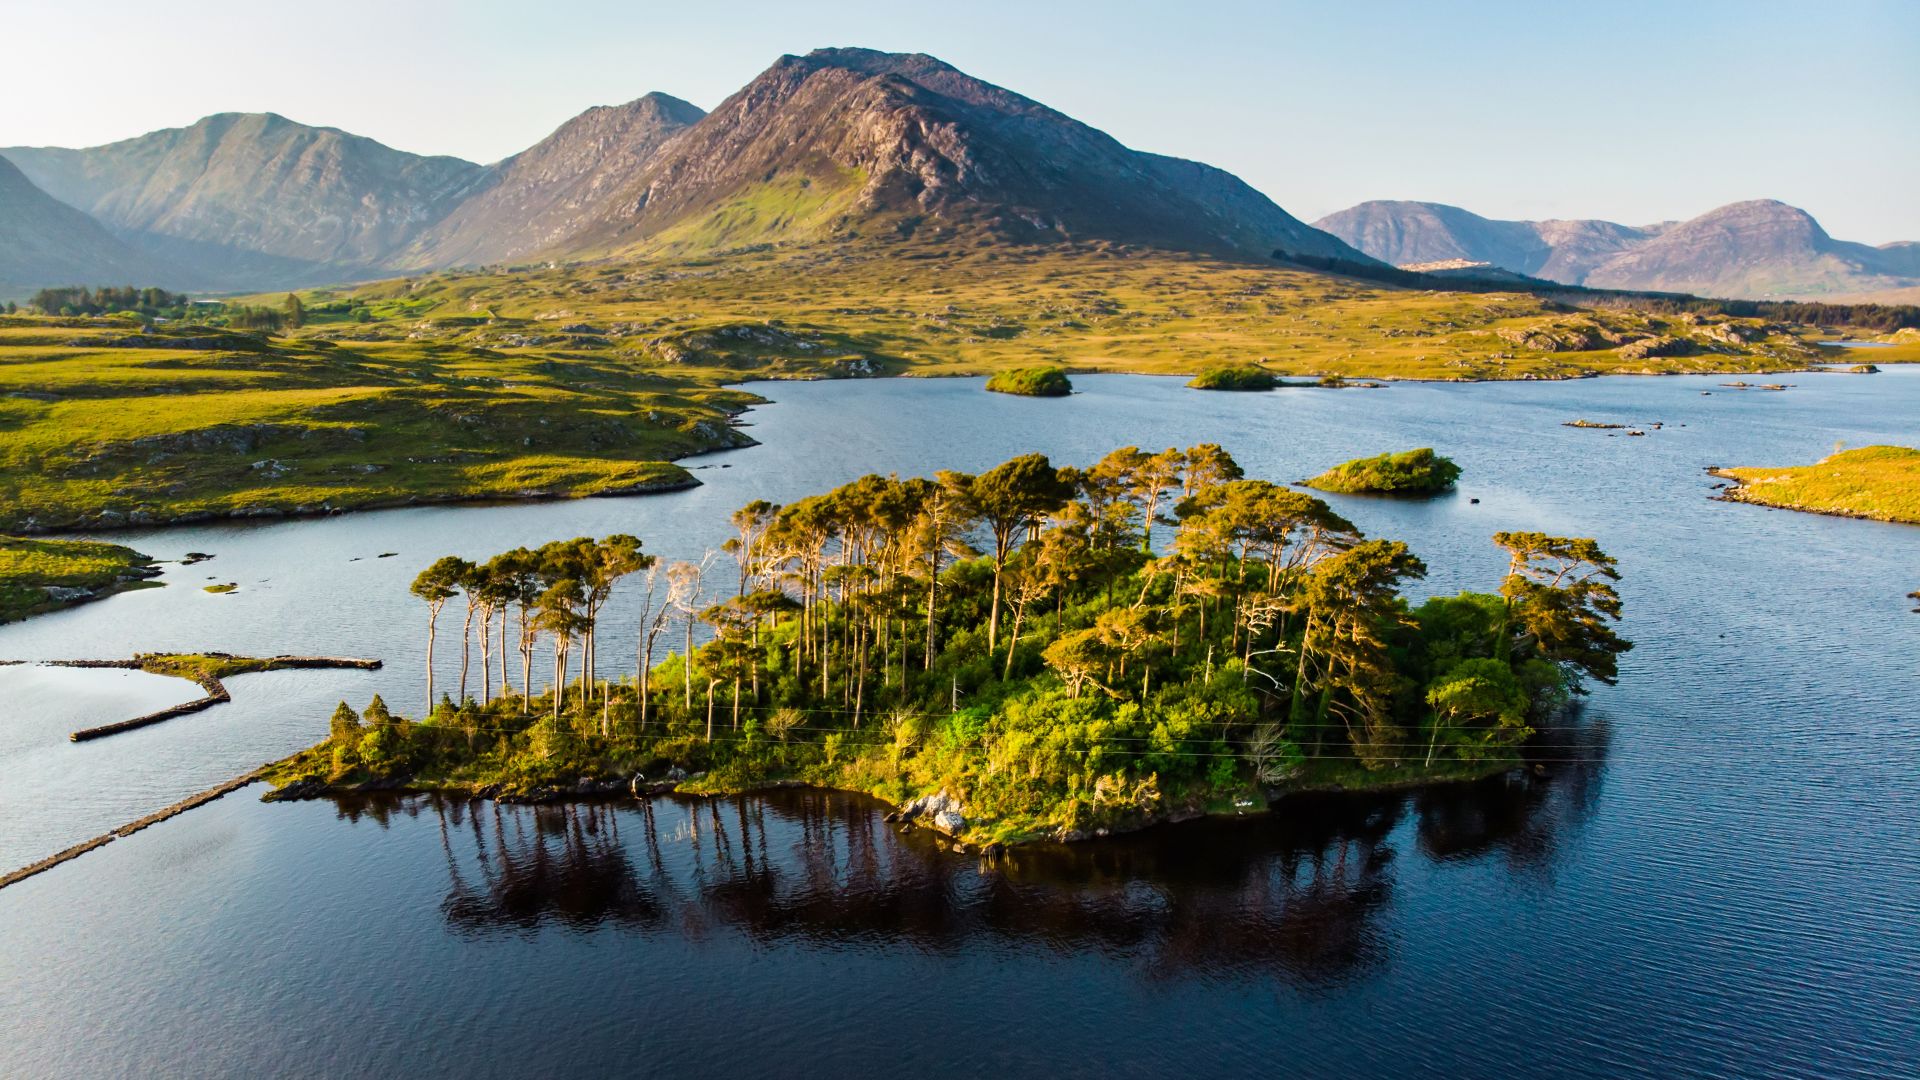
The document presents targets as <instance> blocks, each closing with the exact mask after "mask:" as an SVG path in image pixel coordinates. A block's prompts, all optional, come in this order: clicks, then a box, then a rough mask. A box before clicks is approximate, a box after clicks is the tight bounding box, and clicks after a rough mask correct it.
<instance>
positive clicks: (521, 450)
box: [0, 317, 755, 532]
mask: <svg viewBox="0 0 1920 1080" xmlns="http://www.w3.org/2000/svg"><path fill="white" fill-rule="evenodd" d="M0 394H4V395H5V396H4V397H0V530H5V531H13V532H31V531H42V530H52V529H58V528H76V527H96V528H98V527H113V526H118V525H128V524H145V523H150V522H163V521H179V520H194V519H199V518H205V517H216V516H267V515H277V514H284V513H315V512H326V511H329V510H335V509H350V508H356V507H365V506H375V505H384V504H398V503H405V502H409V501H419V500H435V499H455V498H469V499H470V498H502V497H512V496H525V495H530V494H553V495H580V494H592V493H598V492H606V491H620V490H636V489H639V490H644V489H648V488H655V487H663V486H673V485H678V484H684V483H688V482H690V481H689V478H688V476H687V473H686V472H685V471H684V470H683V469H681V468H680V467H678V466H676V465H673V464H671V463H670V459H672V458H675V457H680V456H683V455H686V454H690V453H695V452H698V451H702V450H708V449H714V448H718V447H726V446H733V445H740V444H744V443H745V442H746V441H747V440H746V439H745V437H744V436H742V435H741V434H740V433H739V432H738V431H737V430H735V429H734V428H733V427H732V426H731V425H730V417H731V414H733V413H736V412H738V411H740V410H742V409H744V408H745V407H746V406H747V405H748V404H749V403H751V402H752V401H754V400H755V399H754V398H753V397H752V396H751V395H748V394H743V393H740V392H737V391H730V390H725V389H722V388H720V387H719V385H718V380H717V379H708V380H704V381H701V380H695V379H689V378H684V377H675V378H667V377H662V376H660V375H658V374H654V373H649V372H646V371H643V370H637V369H636V368H634V367H633V366H632V365H630V364H628V363H625V362H623V361H621V360H619V359H616V358H613V357H610V356H602V355H596V354H594V353H593V352H591V351H586V350H575V349H572V348H570V347H569V346H568V343H567V342H566V341H564V340H562V341H560V342H556V343H554V344H553V345H552V347H549V348H543V349H515V350H508V351H498V350H492V349H486V348H482V347H478V346H474V345H450V344H446V343H442V342H438V341H434V340H431V339H428V338H426V337H414V336H410V332H409V331H404V330H403V331H399V332H393V333H389V334H381V335H372V336H369V338H368V340H363V341H352V342H341V341H333V340H328V339H326V338H325V337H320V336H309V335H305V334H299V333H296V334H292V335H288V336H283V337H267V336H264V335H257V334H252V333H241V332H238V331H233V330H227V329H222V328H217V327H207V326H186V325H181V324H166V325H163V326H159V327H155V328H153V329H151V330H143V329H142V327H141V325H140V323H139V321H138V320H129V319H117V318H83V319H74V318H59V319H40V318H26V317H11V318H5V317H0Z"/></svg>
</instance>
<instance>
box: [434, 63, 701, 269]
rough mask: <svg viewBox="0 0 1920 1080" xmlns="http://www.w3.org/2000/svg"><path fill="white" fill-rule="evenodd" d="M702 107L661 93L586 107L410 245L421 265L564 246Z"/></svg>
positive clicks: (504, 257)
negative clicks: (595, 106) (624, 101)
mask: <svg viewBox="0 0 1920 1080" xmlns="http://www.w3.org/2000/svg"><path fill="white" fill-rule="evenodd" d="M705 115H706V113H704V112H702V111H701V110H700V109H699V108H698V107H697V106H694V105H689V104H688V103H686V102H684V101H681V100H680V99H679V98H676V97H670V96H668V95H666V94H657V93H656V94H648V95H646V96H645V97H642V98H640V99H638V100H636V101H630V102H628V103H627V104H625V105H615V106H602V107H600V108H594V109H588V110H587V111H586V112H583V113H581V114H580V115H579V116H576V117H574V118H573V119H571V120H569V121H567V122H566V123H565V124H562V125H561V126H560V128H559V129H558V130H556V131H555V132H554V133H553V134H551V135H549V136H547V137H546V138H545V139H542V140H541V141H540V142H538V143H536V144H534V146H532V147H531V148H529V149H527V150H524V151H521V152H520V153H518V154H515V155H514V156H512V157H510V158H508V159H506V160H505V161H502V162H500V163H499V164H498V165H494V166H492V167H490V168H489V169H488V170H487V176H486V178H485V179H484V180H482V181H481V182H480V183H478V184H477V185H475V187H474V190H473V193H472V194H471V195H469V196H468V197H467V198H466V200H465V201H464V202H462V203H461V204H460V205H459V206H458V207H456V208H455V209H454V210H453V211H452V212H451V213H449V214H448V215H447V216H446V217H445V218H443V219H441V221H440V222H439V223H438V224H436V225H434V226H433V227H432V228H431V229H429V230H428V231H427V232H426V234H425V235H423V236H421V237H420V238H419V239H418V240H417V241H416V242H415V243H414V245H413V250H412V251H410V252H409V253H408V254H407V256H406V261H408V262H412V263H417V264H419V265H423V266H449V265H460V264H467V263H490V262H506V261H511V260H514V259H516V258H520V257H523V256H526V255H530V254H532V253H535V252H540V251H546V250H548V249H552V248H555V247H559V246H562V245H564V243H565V242H566V241H567V240H568V239H569V238H570V237H572V236H573V235H575V234H576V233H578V232H580V231H581V230H582V229H584V228H585V227H586V226H587V225H588V223H589V215H591V214H593V213H595V212H596V211H599V210H601V209H603V207H604V204H605V202H606V200H607V199H609V198H610V197H612V196H613V194H614V193H615V192H616V191H618V190H619V189H620V188H621V187H623V186H625V185H626V184H627V183H628V182H630V181H631V180H632V179H633V177H634V176H635V175H637V174H638V173H639V172H640V170H641V169H642V168H644V167H645V166H646V164H647V163H648V162H649V161H651V160H652V159H653V156H654V155H655V154H656V153H658V152H659V150H660V148H661V146H663V145H665V144H666V142H667V141H668V140H670V139H672V138H673V137H674V136H675V135H678V134H679V133H680V132H682V131H684V130H686V129H687V128H688V127H689V126H690V125H692V124H694V123H696V122H698V121H699V120H700V118H701V117H703V116H705Z"/></svg>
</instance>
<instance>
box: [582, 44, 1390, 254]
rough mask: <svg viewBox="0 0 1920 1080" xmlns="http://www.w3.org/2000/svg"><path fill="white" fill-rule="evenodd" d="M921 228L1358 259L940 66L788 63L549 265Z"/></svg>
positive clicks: (843, 58)
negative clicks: (578, 256)
mask: <svg viewBox="0 0 1920 1080" xmlns="http://www.w3.org/2000/svg"><path fill="white" fill-rule="evenodd" d="M928 225H932V226H934V227H940V228H948V229H957V230H966V231H970V232H977V233H979V234H981V235H989V236H992V237H995V238H998V239H1001V240H1014V241H1045V240H1058V239H1075V240H1091V239H1097V240H1112V241H1122V242H1129V243H1141V244H1153V245H1158V246H1164V247H1169V248H1176V249H1181V250H1189V251H1208V252H1220V253H1231V254H1237V255H1243V256H1254V257H1260V258H1264V257H1267V256H1269V255H1271V254H1272V252H1273V251H1274V250H1276V249H1282V250H1285V251H1288V252H1292V253H1304V254H1311V255H1322V256H1336V257H1342V258H1361V257H1362V256H1360V255H1359V254H1358V253H1357V252H1355V251H1353V250H1352V249H1351V248H1349V247H1348V246H1347V245H1346V244H1343V243H1341V242H1340V241H1338V240H1335V239H1334V238H1332V237H1330V236H1328V235H1327V234H1325V233H1322V232H1319V231H1318V230H1315V229H1312V228H1309V227H1308V226H1306V225H1304V224H1302V223H1301V222H1300V221H1299V220H1297V219H1295V218H1294V217H1292V216H1291V215H1289V214H1288V213H1287V212H1286V211H1284V210H1282V209H1280V208H1279V207H1278V206H1275V205H1274V204H1273V202H1272V201H1271V200H1269V199H1267V198H1266V197H1265V196H1263V195H1261V194H1260V193H1259V192H1257V191H1255V190H1253V189H1252V188H1250V187H1248V186H1247V185H1246V184H1245V183H1243V182H1241V181H1240V180H1239V179H1237V178H1235V177H1234V176H1232V175H1231V174H1228V173H1225V172H1222V171H1221V170H1219V169H1215V168H1212V167H1210V166H1207V165H1201V164H1198V163H1196V162H1190V161H1182V160H1179V159H1176V158H1168V157H1161V156H1158V155H1154V154H1146V153H1141V152H1138V151H1134V150H1129V149H1127V148H1126V147H1124V146H1122V145H1121V144H1120V143H1119V142H1117V141H1115V140H1114V139H1113V138H1112V137H1110V136H1108V135H1106V134H1104V133H1102V132H1100V131H1097V130H1095V129H1093V128H1091V127H1088V126H1087V125H1085V124H1082V123H1080V122H1079V121H1076V120H1073V119H1071V118H1069V117H1067V116H1064V115H1062V114H1060V113H1058V112H1055V111H1054V110H1052V109H1049V108H1047V107H1046V106H1044V105H1041V104H1039V103H1038V102H1035V101H1032V100H1030V99H1028V98H1025V97H1022V96H1020V95H1019V94H1016V93H1013V92H1011V91H1009V90H1005V89H1002V88H1000V87H997V86H994V85H992V84H990V83H985V82H982V81H980V80H978V79H975V78H973V77H971V76H969V75H967V74H965V73H963V72H961V71H959V70H957V69H955V68H953V67H951V66H949V65H947V64H945V63H942V62H941V61H939V60H936V59H934V58H933V57H930V56H924V55H919V54H896V53H881V52H873V51H870V50H865V49H822V50H819V51H816V52H813V53H810V54H808V55H807V56H804V57H802V56H785V57H782V58H780V60H778V61H777V62H775V63H774V65H773V66H772V67H770V68H768V69H767V70H766V71H765V72H763V73H762V74H761V75H760V76H759V77H758V78H756V79H754V80H753V81H752V82H751V83H749V84H747V86H746V87H744V88H743V89H741V90H740V91H739V92H738V93H736V94H734V95H733V96H732V97H730V98H728V99H727V100H726V101H724V102H722V103H721V104H720V106H719V107H718V108H716V109H714V110H713V112H712V113H711V114H709V115H708V116H706V117H705V118H704V119H702V120H700V122H698V123H696V124H694V125H693V126H692V127H690V128H688V129H687V131H686V132H684V133H683V134H682V135H680V136H678V137H676V138H674V139H673V140H671V141H670V142H668V143H667V144H666V145H664V146H663V147H662V148H661V149H660V152H659V154H658V155H657V156H656V157H655V158H654V159H653V160H652V161H651V162H649V163H648V164H647V165H646V166H645V167H644V168H642V169H641V170H640V172H639V173H638V175H636V176H635V177H633V178H632V179H631V180H630V182H629V183H628V184H626V185H625V186H624V187H622V188H620V189H619V190H618V191H617V192H615V193H614V194H613V195H612V196H611V197H610V198H608V199H606V200H605V201H604V202H603V204H602V205H601V207H600V208H599V209H598V210H597V211H596V212H595V213H593V214H592V215H591V216H590V220H589V223H588V225H587V226H586V228H584V229H583V230H582V231H581V232H580V233H578V234H576V235H575V236H574V237H572V238H570V239H569V240H568V241H566V242H564V243H562V244H559V245H556V247H555V249H554V251H555V252H556V253H578V252H594V251H618V250H661V251H691V250H713V249H723V248H726V247H731V246H743V245H747V244H754V243H766V242H772V241H778V240H792V239H808V238H819V237H825V236H833V235H850V234H859V233H863V232H866V233H871V232H875V231H882V232H891V233H898V234H908V233H911V232H913V231H914V230H916V229H918V228H921V227H924V226H928Z"/></svg>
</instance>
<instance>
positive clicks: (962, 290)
mask: <svg viewBox="0 0 1920 1080" xmlns="http://www.w3.org/2000/svg"><path fill="white" fill-rule="evenodd" d="M303 295H305V296H306V297H307V300H308V309H309V311H320V310H321V309H324V308H327V307H328V306H329V305H342V307H341V309H340V310H351V309H353V308H354V307H356V306H362V305H364V306H366V307H367V308H368V309H369V310H370V311H372V312H373V313H374V314H375V316H376V317H381V316H384V315H385V313H387V312H389V311H393V310H395V307H396V305H398V306H402V307H403V308H404V310H405V312H406V313H407V314H406V315H405V316H404V317H403V318H401V319H400V320H399V321H400V323H401V324H402V326H403V327H404V328H405V329H406V330H407V331H408V332H413V333H432V334H435V335H436V336H438V337H440V338H442V339H447V340H450V341H452V342H455V343H470V344H483V345H488V346H489V347H499V346H500V344H501V341H502V339H503V338H509V337H510V336H511V335H514V334H519V335H521V336H522V337H524V336H526V335H527V334H528V332H529V331H528V329H527V328H528V327H533V328H536V329H535V330H534V331H532V332H533V333H534V334H535V335H536V336H552V335H554V334H555V333H557V332H558V331H559V330H560V328H562V327H565V326H568V325H587V326H591V327H593V328H596V329H599V330H601V331H603V334H604V336H607V337H608V338H609V345H608V347H609V348H611V349H613V350H615V351H625V352H627V353H628V354H629V355H631V356H633V357H634V359H635V360H636V362H639V363H649V362H651V363H655V364H666V365H672V366H673V367H674V368H676V369H678V368H683V367H686V368H693V369H699V368H703V367H706V368H718V369H721V370H724V371H731V372H733V373H734V376H735V377H736V378H739V377H749V376H751V377H776V378H777V377H818V376H823V375H828V376H830V375H862V374H902V373H913V374H972V375H985V374H990V373H992V372H994V371H998V370H1002V369H1005V368H1012V367H1029V366H1034V365H1036V364H1056V365H1059V366H1062V367H1065V368H1067V369H1068V370H1069V372H1083V371H1129V372H1145V373H1154V374H1179V375H1193V374H1195V373H1197V372H1200V371H1202V370H1204V369H1206V368H1209V367H1215V366H1231V365H1240V364H1250V363H1254V362H1257V361H1259V362H1264V364H1265V366H1266V367H1267V368H1269V369H1270V370H1271V371H1273V372H1274V373H1275V374H1278V375H1314V376H1321V375H1336V376H1349V377H1354V378H1363V377H1372V378H1413V379H1457V380H1472V379H1519V378H1575V377H1580V376H1585V375H1592V374H1603V373H1609V372H1620V373H1640V372H1646V373H1669V372H1718V371H1726V372H1763V371H1784V370H1793V369H1797V368H1801V367H1804V366H1805V365H1806V364H1807V363H1808V362H1810V361H1812V360H1815V359H1818V358H1820V357H1821V356H1822V355H1823V354H1822V352H1821V351H1820V350H1817V349H1815V348H1813V347H1811V346H1808V345H1807V344H1806V343H1804V342H1803V341H1801V340H1800V339H1799V338H1797V337H1795V336H1794V335H1793V334H1792V333H1789V332H1787V331H1786V330H1785V329H1784V328H1780V327H1776V326H1771V325H1769V324H1764V323H1761V322H1758V321H1755V320H1741V319H1726V318H1721V317H1718V316H1698V315H1691V314H1686V315H1676V316H1663V315H1653V316H1650V315H1645V314H1641V313H1637V312H1628V311H1599V312H1595V311H1586V310H1572V309H1566V308H1562V307H1560V306H1558V305H1555V304H1551V303H1548V302H1546V301H1542V300H1540V299H1538V298H1536V297H1533V296H1530V295H1526V294H1520V293H1454V292H1426V291H1412V290H1405V289H1396V288H1389V287H1386V286H1380V285H1373V284H1369V283H1365V282H1359V281H1354V280H1351V279H1347V278H1340V277H1334V276H1330V275H1327V274H1324V273H1317V272H1311V271H1305V270H1298V269H1289V268H1286V267H1284V266H1280V265H1277V264H1275V265H1259V264H1249V263H1238V262H1226V261H1221V260H1217V259H1209V258H1205V257H1200V256H1191V255H1180V254H1171V253H1166V252H1146V251H1138V250H1131V249H1124V248H1118V247H1105V246H1088V247H1064V246H1063V247H1050V248H1018V247H1005V246H1002V247H966V246H953V247H950V246H943V245H938V244H931V243H929V244H909V243H901V244H892V245H884V246H882V245H873V246H867V247H862V246H858V245H838V246H832V247H812V248H809V247H799V248H774V249H772V250H747V251H739V252H734V253H730V254H727V255H724V256H715V257H711V258H705V259H684V260H680V261H676V262H671V263H640V264H634V263H604V264H594V263H589V264H580V265H575V266H568V267H560V268H555V269H537V270H527V271H518V272H507V271H499V272H448V273H442V274H433V275H427V276H424V277H419V278H411V279H406V280H403V281H394V282H385V283H381V284H377V285H371V286H367V287H364V288H360V289H356V290H348V291H338V292H317V293H311V294H303ZM271 299H272V298H271V297H263V298H260V300H261V302H264V301H266V300H271ZM409 320H410V321H409ZM476 320H477V322H479V323H486V322H487V321H488V320H492V323H491V325H485V326H482V325H476ZM362 329H364V328H362Z"/></svg>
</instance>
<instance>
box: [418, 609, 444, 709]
mask: <svg viewBox="0 0 1920 1080" xmlns="http://www.w3.org/2000/svg"><path fill="white" fill-rule="evenodd" d="M439 628H440V606H439V605H438V604H435V605H434V606H433V607H432V608H430V609H428V611H427V711H426V712H424V713H422V714H421V715H423V716H432V715H433V639H434V636H435V635H436V634H437V633H438V632H439Z"/></svg>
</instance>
